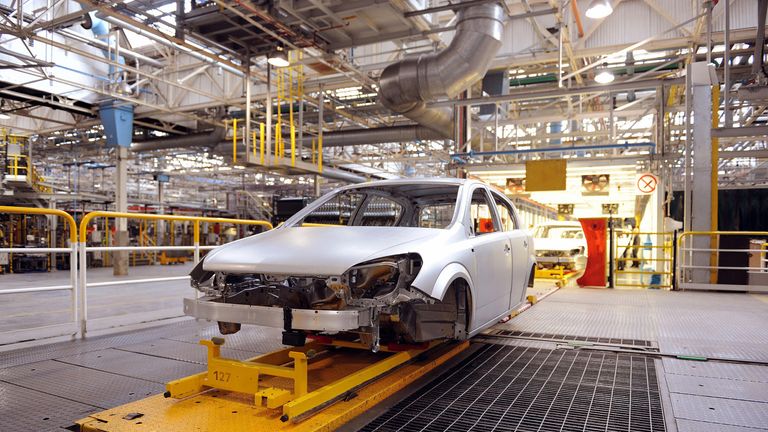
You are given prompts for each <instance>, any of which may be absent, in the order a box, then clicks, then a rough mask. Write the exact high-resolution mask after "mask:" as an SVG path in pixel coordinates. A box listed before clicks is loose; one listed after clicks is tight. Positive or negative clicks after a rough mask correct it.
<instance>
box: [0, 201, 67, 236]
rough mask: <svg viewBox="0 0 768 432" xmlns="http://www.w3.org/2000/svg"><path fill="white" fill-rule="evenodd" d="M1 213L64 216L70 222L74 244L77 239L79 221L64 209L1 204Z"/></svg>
mask: <svg viewBox="0 0 768 432" xmlns="http://www.w3.org/2000/svg"><path fill="white" fill-rule="evenodd" d="M0 213H11V214H22V215H23V214H29V215H32V214H39V215H49V216H60V217H63V218H64V220H66V221H67V223H68V224H69V239H70V241H72V243H73V244H74V243H75V242H76V241H77V222H75V218H73V217H72V215H70V214H69V213H67V212H65V211H63V210H56V209H42V208H34V207H13V206H0Z"/></svg>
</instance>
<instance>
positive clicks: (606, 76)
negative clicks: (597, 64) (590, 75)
mask: <svg viewBox="0 0 768 432" xmlns="http://www.w3.org/2000/svg"><path fill="white" fill-rule="evenodd" d="M614 78H616V77H615V76H614V75H613V72H611V71H610V69H608V64H607V63H603V67H602V68H601V69H600V70H599V72H598V73H597V75H595V82H596V83H598V84H608V83H612V82H613V80H614Z"/></svg>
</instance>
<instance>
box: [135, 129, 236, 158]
mask: <svg viewBox="0 0 768 432" xmlns="http://www.w3.org/2000/svg"><path fill="white" fill-rule="evenodd" d="M226 135H227V130H226V129H225V128H223V127H217V128H215V129H213V131H211V132H204V133H196V134H190V135H182V136H173V137H165V138H157V139H152V140H147V141H138V142H134V143H133V144H131V151H133V152H145V151H153V150H165V149H172V148H187V147H206V146H207V147H215V146H216V145H218V144H219V142H221V141H222V140H223V139H224V137H225V136H226Z"/></svg>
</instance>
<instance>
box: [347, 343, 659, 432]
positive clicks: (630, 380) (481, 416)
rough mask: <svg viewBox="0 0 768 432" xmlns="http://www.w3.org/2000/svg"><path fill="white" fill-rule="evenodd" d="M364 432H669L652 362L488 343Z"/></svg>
mask: <svg viewBox="0 0 768 432" xmlns="http://www.w3.org/2000/svg"><path fill="white" fill-rule="evenodd" d="M362 430H363V431H366V432H373V431H408V432H417V431H434V432H438V431H447V430H450V431H494V430H499V431H511V430H515V431H526V432H528V431H530V432H535V431H605V430H611V431H619V430H621V431H636V432H646V431H647V432H652V431H664V430H665V429H664V418H663V413H662V408H661V400H660V397H659V389H658V383H657V380H656V368H655V367H654V364H653V360H652V359H650V360H649V359H648V358H647V357H644V356H632V355H628V354H613V353H597V352H588V351H574V350H551V349H544V348H541V347H534V346H528V347H523V346H507V345H486V346H484V347H482V348H480V349H479V350H477V351H476V352H475V353H474V354H473V355H472V356H471V357H470V358H468V359H466V360H465V361H464V362H462V363H461V364H460V365H458V366H457V367H455V368H454V369H453V370H451V371H449V372H447V373H446V374H444V375H443V376H441V377H440V378H439V379H437V380H435V381H433V382H432V383H430V384H429V385H427V386H426V387H425V388H424V389H422V390H421V391H419V392H418V394H414V395H411V396H410V397H408V398H406V399H404V400H403V401H401V402H400V403H398V404H397V405H396V406H395V407H393V408H392V409H391V410H390V411H388V412H387V413H385V414H384V415H382V416H380V417H378V418H377V419H375V420H374V421H372V422H371V423H369V424H368V425H367V426H365V427H364V428H363V429H362Z"/></svg>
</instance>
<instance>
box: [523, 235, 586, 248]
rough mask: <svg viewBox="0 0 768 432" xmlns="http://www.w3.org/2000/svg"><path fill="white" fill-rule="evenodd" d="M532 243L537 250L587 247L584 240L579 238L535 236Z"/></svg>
mask: <svg viewBox="0 0 768 432" xmlns="http://www.w3.org/2000/svg"><path fill="white" fill-rule="evenodd" d="M533 244H534V246H535V247H536V250H537V251H570V250H573V249H578V248H582V247H583V248H584V249H586V247H587V244H586V242H585V241H584V240H581V239H551V238H535V239H533Z"/></svg>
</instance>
